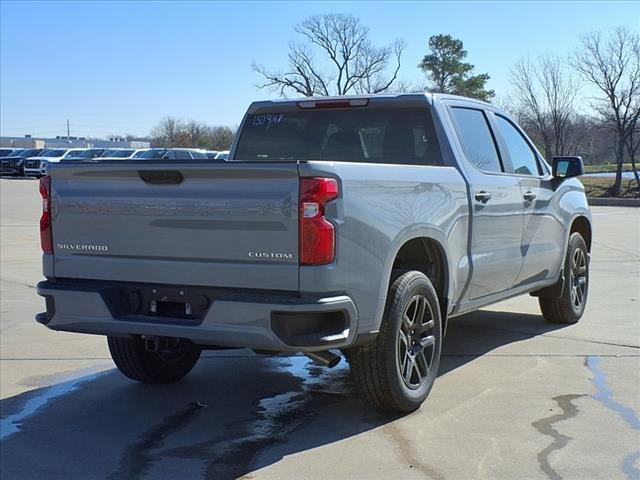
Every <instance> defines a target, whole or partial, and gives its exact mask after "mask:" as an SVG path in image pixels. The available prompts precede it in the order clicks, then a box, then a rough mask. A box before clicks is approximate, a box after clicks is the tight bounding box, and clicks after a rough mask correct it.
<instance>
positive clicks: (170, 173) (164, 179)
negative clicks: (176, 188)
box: [138, 170, 184, 185]
mask: <svg viewBox="0 0 640 480" xmlns="http://www.w3.org/2000/svg"><path fill="white" fill-rule="evenodd" d="M138 175H140V178H141V179H142V181H143V182H144V183H152V184H154V185H177V184H179V183H182V181H183V180H184V177H183V176H182V173H180V172H178V171H177V170H151V171H144V170H140V171H139V172H138Z"/></svg>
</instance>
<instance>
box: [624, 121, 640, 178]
mask: <svg viewBox="0 0 640 480" xmlns="http://www.w3.org/2000/svg"><path fill="white" fill-rule="evenodd" d="M625 147H626V148H627V154H628V155H629V161H630V162H631V168H632V169H633V175H634V177H635V179H636V184H637V186H638V189H639V190H640V175H638V167H637V165H636V154H637V153H638V148H640V123H638V119H636V121H635V122H634V125H633V127H632V128H631V130H630V131H629V135H627V138H626V140H625Z"/></svg>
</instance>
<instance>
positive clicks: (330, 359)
mask: <svg viewBox="0 0 640 480" xmlns="http://www.w3.org/2000/svg"><path fill="white" fill-rule="evenodd" d="M304 354H305V356H307V357H308V358H310V359H311V360H313V361H314V362H315V363H317V364H318V365H322V366H323V367H328V368H333V367H335V366H336V365H338V364H339V363H340V360H341V357H340V356H339V355H336V354H335V353H331V352H330V351H329V350H324V351H322V352H304Z"/></svg>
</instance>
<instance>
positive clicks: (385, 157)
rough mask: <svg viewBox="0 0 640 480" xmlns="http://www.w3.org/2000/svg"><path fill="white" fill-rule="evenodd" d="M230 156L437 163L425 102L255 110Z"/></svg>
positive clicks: (289, 159) (415, 163) (256, 158)
mask: <svg viewBox="0 0 640 480" xmlns="http://www.w3.org/2000/svg"><path fill="white" fill-rule="evenodd" d="M216 158H221V157H220V156H218V157H216ZM235 159H236V160H240V161H242V160H248V161H294V160H302V161H304V160H331V161H337V162H340V161H342V162H368V163H385V164H409V165H442V164H443V162H442V156H441V154H440V146H439V144H438V140H437V138H436V134H435V129H434V126H433V122H432V119H431V115H430V112H429V110H428V108H426V107H411V108H392V107H389V108H383V107H376V106H370V107H364V108H360V107H357V108H354V107H352V108H331V109H308V110H303V109H297V110H293V111H292V110H283V111H277V110H275V109H273V110H271V109H270V110H268V111H267V110H264V111H260V112H259V113H256V114H252V115H249V116H247V118H246V120H245V123H244V126H243V130H242V132H241V134H240V139H239V141H238V147H237V150H236V154H235Z"/></svg>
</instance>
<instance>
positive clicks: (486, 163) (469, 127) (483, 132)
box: [451, 108, 502, 172]
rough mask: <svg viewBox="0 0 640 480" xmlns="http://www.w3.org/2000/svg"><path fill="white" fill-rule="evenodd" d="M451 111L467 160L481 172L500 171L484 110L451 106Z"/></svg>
mask: <svg viewBox="0 0 640 480" xmlns="http://www.w3.org/2000/svg"><path fill="white" fill-rule="evenodd" d="M451 111H452V112H453V116H454V118H455V122H456V126H457V130H458V138H459V139H460V143H462V147H463V148H464V151H465V154H466V156H467V159H468V160H469V162H471V163H472V164H473V165H474V166H475V167H476V168H477V169H479V170H482V171H483V172H501V171H502V167H501V165H500V158H499V157H498V150H497V149H496V143H495V141H494V140H493V135H492V134H491V130H489V124H488V123H487V118H486V117H485V115H484V112H482V111H481V110H474V109H471V108H452V109H451Z"/></svg>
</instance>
